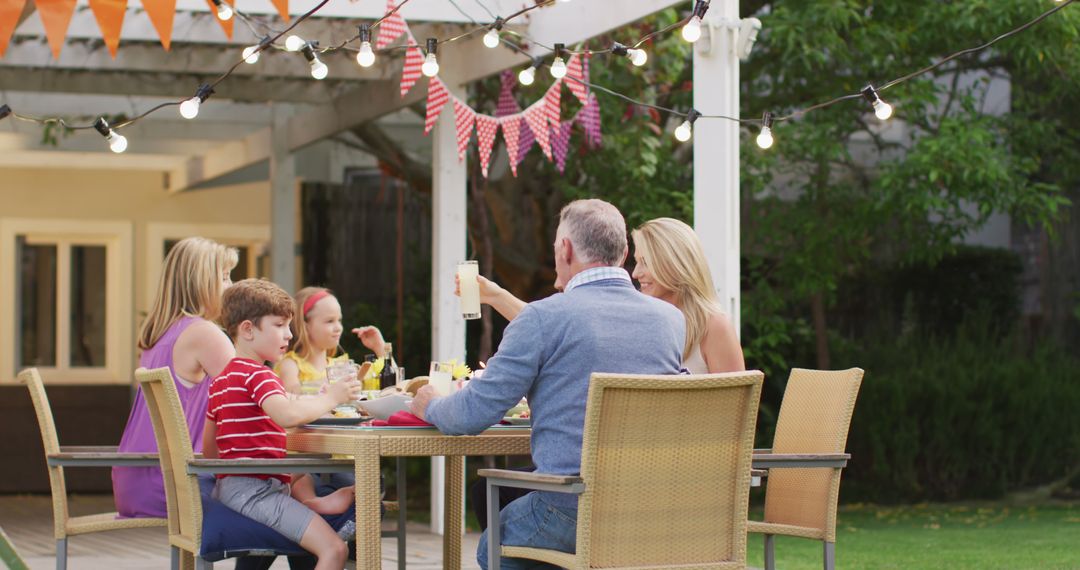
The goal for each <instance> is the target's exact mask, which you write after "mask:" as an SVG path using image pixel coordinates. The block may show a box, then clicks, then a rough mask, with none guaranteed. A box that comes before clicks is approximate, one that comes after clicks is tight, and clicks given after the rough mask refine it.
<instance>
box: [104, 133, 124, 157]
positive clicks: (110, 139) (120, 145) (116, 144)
mask: <svg viewBox="0 0 1080 570" xmlns="http://www.w3.org/2000/svg"><path fill="white" fill-rule="evenodd" d="M105 142H107V143H109V150H111V151H113V152H115V153H116V154H120V153H122V152H124V151H125V150H127V139H126V138H125V137H124V135H121V134H118V133H116V132H115V131H109V136H107V137H105Z"/></svg>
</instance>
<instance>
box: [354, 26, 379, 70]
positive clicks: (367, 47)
mask: <svg viewBox="0 0 1080 570" xmlns="http://www.w3.org/2000/svg"><path fill="white" fill-rule="evenodd" d="M359 37H360V51H359V52H357V54H356V63H358V64H360V67H371V66H372V65H373V64H374V63H375V51H374V50H372V49H371V26H369V25H367V24H360V34H359Z"/></svg>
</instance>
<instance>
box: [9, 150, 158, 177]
mask: <svg viewBox="0 0 1080 570" xmlns="http://www.w3.org/2000/svg"><path fill="white" fill-rule="evenodd" d="M106 150H108V148H107V147H106ZM178 158H179V157H177V156H176V155H174V154H138V153H131V152H125V153H123V154H114V153H111V152H63V153H58V152H57V151H55V150H47V151H3V152H0V168H44V169H48V170H56V169H58V168H63V169H75V170H143V171H152V172H163V171H168V170H170V169H172V168H174V167H175V166H176V163H177V162H178ZM163 186H164V184H163Z"/></svg>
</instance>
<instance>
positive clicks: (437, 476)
mask: <svg viewBox="0 0 1080 570" xmlns="http://www.w3.org/2000/svg"><path fill="white" fill-rule="evenodd" d="M419 88H420V86H419V85H417V86H416V87H414V89H419ZM447 89H449V90H450V91H451V92H452V93H461V88H460V86H458V85H454V84H452V83H450V82H449V81H448V82H447ZM431 146H432V165H431V168H432V179H431V359H432V360H438V361H443V360H448V359H450V358H457V359H459V360H461V359H463V358H465V320H464V319H462V317H461V309H460V308H459V306H458V300H457V297H456V296H454V273H455V271H456V270H457V263H458V262H459V261H462V260H464V259H465V241H466V236H467V230H468V226H467V224H466V215H465V212H466V193H465V185H466V171H465V168H466V164H465V162H464V161H459V160H458V151H457V133H456V131H455V128H454V106H453V105H452V104H450V103H447V105H446V107H444V108H443V111H442V114H441V115H439V120H438V122H437V123H435V129H434V130H433V131H432V132H431ZM445 477H446V461H445V459H444V458H443V457H433V458H431V531H432V532H434V533H436V534H442V533H443V513H444V512H445V510H444V509H445V496H444V494H443V488H444V485H445V481H446V478H445Z"/></svg>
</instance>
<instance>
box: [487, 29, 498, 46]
mask: <svg viewBox="0 0 1080 570" xmlns="http://www.w3.org/2000/svg"><path fill="white" fill-rule="evenodd" d="M484 45H485V46H487V47H489V48H492V49H494V48H497V47H499V30H496V29H495V28H492V29H490V30H488V33H486V34H484Z"/></svg>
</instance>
